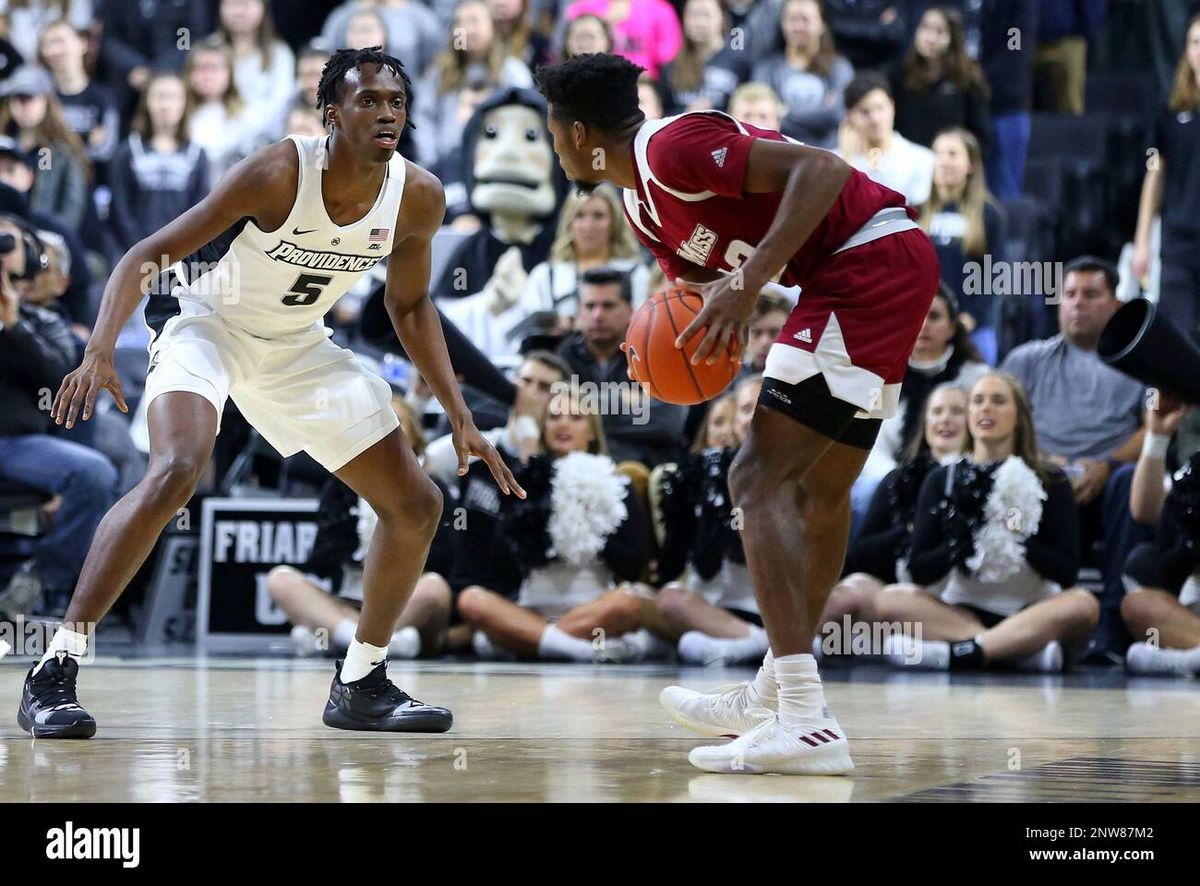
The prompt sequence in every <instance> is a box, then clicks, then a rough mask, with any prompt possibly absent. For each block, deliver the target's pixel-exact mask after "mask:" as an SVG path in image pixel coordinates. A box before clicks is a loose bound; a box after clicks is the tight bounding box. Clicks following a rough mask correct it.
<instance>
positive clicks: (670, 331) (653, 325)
mask: <svg viewBox="0 0 1200 886" xmlns="http://www.w3.org/2000/svg"><path fill="white" fill-rule="evenodd" d="M703 305H704V302H703V300H702V299H701V298H700V296H698V295H697V294H696V293H694V292H689V291H688V290H686V289H668V290H665V291H663V292H656V293H654V295H652V296H650V298H649V299H648V300H647V301H646V303H645V304H644V305H642V306H641V307H640V308H638V310H637V313H635V314H634V315H633V319H632V320H630V322H629V331H628V332H627V333H626V334H625V344H624V345H622V350H624V351H625V359H626V360H627V361H628V362H629V371H630V373H631V374H632V375H633V378H634V380H635V381H637V382H639V383H641V384H642V385H643V386H644V387H645V388H646V392H647V393H649V394H650V396H652V397H654V398H656V399H658V400H662V401H663V402H664V403H674V404H676V405H679V406H691V405H693V404H695V403H703V402H704V401H705V400H711V399H712V398H713V397H715V396H717V394H719V393H721V392H722V391H723V390H725V388H727V387H729V383H730V382H731V381H733V378H734V376H736V375H737V373H738V368H739V364H738V362H737V361H734V360H729V359H727V357H726V356H725V355H724V354H722V355H721V356H720V357H719V358H718V359H717V361H716V362H715V363H713V364H712V365H711V366H710V365H708V364H707V363H701V364H699V365H698V366H693V365H692V364H691V359H692V354H694V353H695V352H696V349H697V348H698V347H700V342H702V341H703V340H704V335H703V333H702V332H698V333H697V334H696V335H695V336H694V337H693V338H692V340H691V341H690V342H688V343H687V345H685V346H684V347H683V348H677V347H675V339H676V338H677V337H678V335H679V333H681V332H683V330H685V329H687V327H688V324H689V323H691V322H692V320H693V319H695V317H696V315H697V314H699V313H700V308H701V307H703Z"/></svg>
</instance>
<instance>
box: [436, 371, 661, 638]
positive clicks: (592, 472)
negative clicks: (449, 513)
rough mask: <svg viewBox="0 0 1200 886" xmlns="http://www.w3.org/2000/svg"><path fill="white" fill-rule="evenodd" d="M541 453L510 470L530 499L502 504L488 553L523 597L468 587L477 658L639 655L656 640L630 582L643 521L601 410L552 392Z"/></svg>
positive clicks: (461, 604) (641, 551)
mask: <svg viewBox="0 0 1200 886" xmlns="http://www.w3.org/2000/svg"><path fill="white" fill-rule="evenodd" d="M541 442H542V452H541V453H540V454H538V455H534V456H532V457H531V458H530V459H529V460H528V461H527V462H526V463H525V464H524V465H522V466H521V467H520V468H518V469H517V470H516V471H514V475H515V476H516V477H517V482H518V483H520V484H521V486H522V487H523V488H524V489H525V491H526V493H527V497H526V498H525V499H514V500H513V501H509V500H508V499H507V498H506V499H504V501H503V502H502V503H501V508H500V514H499V518H498V520H497V524H496V528H495V532H494V533H493V551H492V556H493V557H495V558H497V559H503V560H507V561H509V562H511V563H512V565H513V566H514V567H515V568H516V569H517V570H519V571H520V573H521V575H522V579H521V584H520V590H519V592H518V594H517V600H516V602H515V603H514V602H513V601H511V600H509V599H506V598H505V597H504V596H502V595H500V594H498V593H496V592H495V591H493V590H490V589H488V588H483V587H479V586H472V587H468V588H466V589H465V590H463V592H462V593H461V594H460V595H459V597H458V611H459V613H460V614H461V615H462V617H463V619H464V620H465V621H466V622H467V623H468V624H469V625H471V626H472V627H473V628H474V629H475V641H474V645H475V651H476V654H478V655H479V656H480V657H481V658H511V657H519V658H542V659H560V660H562V659H566V660H569V661H586V662H591V661H602V662H624V661H636V660H640V659H641V658H643V657H645V656H646V655H647V654H649V653H650V652H651V651H652V650H653V648H654V646H655V644H654V641H653V639H652V638H651V637H650V635H649V634H648V633H647V632H644V631H640V630H639V629H640V628H641V627H642V621H643V619H642V614H641V613H642V607H643V604H644V601H643V600H642V598H641V597H640V595H639V594H638V593H637V592H636V590H635V589H634V588H633V587H631V586H629V585H628V584H620V585H618V582H629V581H636V580H637V579H638V578H640V576H641V574H642V571H643V569H644V568H645V566H646V561H647V551H646V535H645V532H646V530H645V528H644V518H643V515H642V512H641V508H640V506H639V504H638V501H637V496H636V495H634V494H630V481H629V478H628V477H627V476H626V475H625V474H623V473H621V472H620V471H619V470H618V469H617V466H616V465H615V464H614V463H613V461H612V459H611V458H609V457H608V455H607V454H606V446H605V442H604V429H603V426H602V425H601V420H600V415H599V413H598V412H596V411H595V410H593V409H588V408H586V404H585V403H584V402H582V401H581V400H580V399H578V398H576V397H573V396H572V395H571V394H570V393H568V392H563V393H556V394H555V395H553V396H552V397H551V400H550V403H549V404H548V405H547V407H546V411H545V414H544V417H543V419H542V427H541Z"/></svg>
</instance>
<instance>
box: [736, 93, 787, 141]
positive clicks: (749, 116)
mask: <svg viewBox="0 0 1200 886" xmlns="http://www.w3.org/2000/svg"><path fill="white" fill-rule="evenodd" d="M786 112H787V108H786V107H785V106H784V104H783V102H782V101H780V99H779V96H777V95H776V94H775V90H774V89H772V88H771V87H770V86H768V85H767V84H765V83H743V84H742V85H741V86H739V87H738V88H737V89H735V90H734V91H733V94H732V95H730V96H729V116H730V117H734V118H735V119H737V120H741V121H742V122H743V123H749V124H750V125H751V126H757V127H758V128H759V129H771V130H774V131H775V132H779V127H780V126H782V125H783V115H784V114H785V113H786Z"/></svg>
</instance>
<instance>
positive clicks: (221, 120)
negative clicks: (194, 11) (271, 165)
mask: <svg viewBox="0 0 1200 886" xmlns="http://www.w3.org/2000/svg"><path fill="white" fill-rule="evenodd" d="M183 78H184V80H185V81H186V82H187V86H188V101H189V103H190V104H191V106H192V111H191V114H190V116H189V118H188V121H189V122H188V129H189V134H190V135H191V138H192V141H193V142H194V143H195V144H196V145H198V146H199V147H201V148H203V149H204V154H205V156H206V157H208V177H209V182H210V183H211V184H215V183H216V182H217V180H218V179H220V177H221V176H223V175H224V174H225V173H226V171H228V169H229V167H230V166H232V165H233V164H234V163H236V162H237V161H238V160H241V159H242V158H243V157H245V156H246V155H247V154H249V153H250V151H251V150H253V138H254V131H255V127H254V126H252V125H250V124H249V122H248V121H247V119H246V103H245V102H244V101H243V100H242V97H241V95H240V94H239V93H238V88H237V84H236V83H235V82H234V79H233V55H232V54H231V53H230V51H229V47H228V46H226V45H225V44H224V43H220V42H214V41H209V42H206V43H203V44H201V45H200V46H197V47H195V48H194V49H193V50H192V52H191V54H190V55H189V56H188V61H187V64H186V65H184V68H183ZM314 107H315V106H314ZM318 119H319V118H318Z"/></svg>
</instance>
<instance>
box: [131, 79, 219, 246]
mask: <svg viewBox="0 0 1200 886" xmlns="http://www.w3.org/2000/svg"><path fill="white" fill-rule="evenodd" d="M188 110H189V109H188V103H187V92H186V90H185V87H184V84H183V80H182V79H180V77H179V76H177V75H176V74H156V75H155V76H154V77H152V78H151V79H150V82H148V83H147V84H146V92H145V94H144V95H143V96H142V101H141V104H140V105H139V106H138V112H137V116H136V117H134V120H133V132H132V133H131V134H130V136H129V138H127V139H126V140H125V142H124V144H122V145H121V147H120V148H119V149H118V150H117V155H116V156H115V157H114V158H113V162H112V170H111V179H112V220H113V226H114V228H115V229H116V233H117V239H118V245H119V247H120V250H121V251H122V252H124V251H126V250H128V249H129V248H130V247H131V246H133V244H134V243H137V242H138V241H139V240H142V239H143V238H145V237H148V236H149V235H150V234H152V233H153V232H154V231H157V230H159V229H160V228H162V227H164V226H166V225H167V224H169V223H170V222H172V221H173V220H174V219H176V218H177V217H178V216H179V215H181V214H182V213H183V212H185V211H186V210H188V209H190V208H191V207H193V206H195V205H196V204H197V203H199V202H200V201H201V200H202V199H204V197H205V195H206V194H208V188H209V166H208V158H207V157H206V156H205V153H204V151H203V149H202V148H201V147H200V146H199V145H197V144H196V143H195V142H193V141H191V139H190V138H189V134H188Z"/></svg>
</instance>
